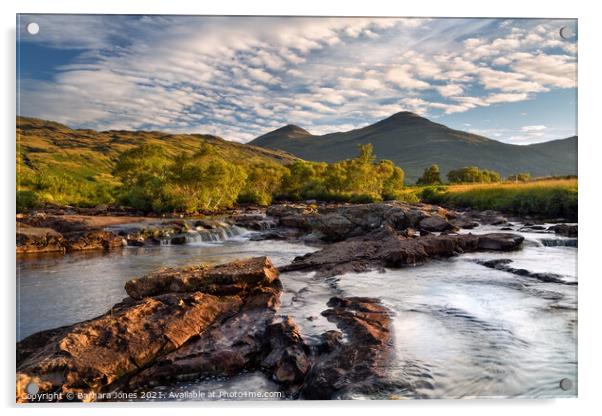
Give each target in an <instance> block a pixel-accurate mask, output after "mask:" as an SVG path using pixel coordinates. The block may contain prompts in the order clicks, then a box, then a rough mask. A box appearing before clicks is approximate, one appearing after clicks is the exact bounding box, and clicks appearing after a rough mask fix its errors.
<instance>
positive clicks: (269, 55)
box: [19, 15, 576, 141]
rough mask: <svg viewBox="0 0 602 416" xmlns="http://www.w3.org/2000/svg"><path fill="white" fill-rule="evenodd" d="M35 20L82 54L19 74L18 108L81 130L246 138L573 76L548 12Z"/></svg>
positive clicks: (476, 101)
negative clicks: (538, 17)
mask: <svg viewBox="0 0 602 416" xmlns="http://www.w3.org/2000/svg"><path fill="white" fill-rule="evenodd" d="M35 17H36V19H37V18H38V15H36V16H35ZM39 17H40V19H39V20H38V21H39V22H40V26H41V31H40V34H39V36H36V37H26V36H21V39H22V40H21V41H22V42H24V43H28V44H31V43H36V44H37V45H40V46H44V47H51V48H53V49H63V50H71V51H75V52H77V54H76V57H75V58H73V59H70V60H69V61H68V62H65V63H61V64H60V65H58V66H56V67H54V68H48V71H49V72H50V73H52V77H51V79H48V78H47V77H42V76H40V78H39V79H36V78H35V74H34V76H33V78H32V79H22V80H21V82H20V85H21V94H20V97H19V99H20V107H21V109H22V112H23V114H26V115H33V116H37V117H42V118H47V119H53V120H57V121H60V122H64V123H67V124H70V125H73V126H74V127H91V128H98V129H110V128H128V129H137V128H145V129H161V130H171V131H189V132H210V133H212V134H219V135H223V136H224V137H226V138H228V139H233V140H239V141H246V140H249V139H251V138H253V137H256V136H257V135H259V134H261V133H265V131H267V130H268V129H269V128H272V127H278V126H280V125H283V124H288V123H293V122H294V123H296V124H300V125H302V126H303V127H305V128H308V129H310V130H312V131H321V132H326V131H328V129H329V128H331V129H333V130H332V131H334V130H336V129H342V128H343V126H361V125H365V124H368V123H371V122H374V121H377V120H378V119H380V118H383V117H387V116H389V115H390V114H392V113H394V112H397V111H401V110H410V111H415V112H417V113H419V114H422V115H425V116H429V117H436V116H439V115H445V114H457V113H463V112H467V111H470V110H472V109H475V108H478V107H488V106H492V105H502V104H505V103H512V102H520V101H524V100H529V99H535V98H536V97H537V96H538V94H540V93H543V92H547V91H550V90H553V89H564V88H575V87H576V76H575V73H576V55H575V53H576V43H570V42H563V41H561V40H559V39H558V36H557V30H552V29H553V25H552V24H551V23H549V21H539V22H535V21H533V22H531V21H524V22H518V23H516V22H514V23H512V24H504V23H503V22H501V21H497V20H486V19H483V20H479V19H477V20H475V19H469V20H462V19H397V18H301V17H300V18H278V17H273V18H272V17H247V18H242V17H195V16H177V17H174V16H69V17H68V18H65V17H64V16H60V15H44V16H39ZM28 19H29V18H28V17H27V16H25V17H23V22H21V24H20V29H19V30H22V26H23V24H26V23H27V21H28ZM542 22H543V23H542ZM517 25H518V26H520V27H516V26H517ZM513 26H514V27H513ZM554 36H556V37H554ZM522 133H525V132H522Z"/></svg>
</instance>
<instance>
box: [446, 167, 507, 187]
mask: <svg viewBox="0 0 602 416" xmlns="http://www.w3.org/2000/svg"><path fill="white" fill-rule="evenodd" d="M447 179H448V180H449V182H450V183H477V182H482V183H490V182H501V180H502V176H501V175H500V174H499V173H497V172H494V171H492V170H481V169H479V168H478V167H477V166H466V167H463V168H460V169H456V170H450V171H449V172H448V173H447Z"/></svg>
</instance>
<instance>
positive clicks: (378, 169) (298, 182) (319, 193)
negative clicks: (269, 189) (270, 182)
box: [280, 144, 404, 202]
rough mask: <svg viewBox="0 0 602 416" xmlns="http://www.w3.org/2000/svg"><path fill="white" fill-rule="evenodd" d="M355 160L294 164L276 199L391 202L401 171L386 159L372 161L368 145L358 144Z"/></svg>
mask: <svg viewBox="0 0 602 416" xmlns="http://www.w3.org/2000/svg"><path fill="white" fill-rule="evenodd" d="M358 150H359V152H358V153H359V154H358V157H356V158H355V159H348V160H342V161H340V162H335V163H330V164H327V163H316V162H306V161H297V162H293V163H292V164H290V165H289V166H287V167H288V172H287V173H286V174H285V175H284V176H283V178H282V187H281V190H280V198H282V199H290V200H304V199H319V200H327V201H350V202H361V201H367V202H374V201H381V200H383V199H394V198H395V195H396V193H398V192H399V191H401V190H402V189H403V181H404V172H403V170H402V169H401V168H399V167H397V166H395V165H394V164H393V162H391V161H390V160H381V161H380V162H378V163H377V162H376V157H375V156H374V151H373V149H372V145H371V144H366V145H359V146H358Z"/></svg>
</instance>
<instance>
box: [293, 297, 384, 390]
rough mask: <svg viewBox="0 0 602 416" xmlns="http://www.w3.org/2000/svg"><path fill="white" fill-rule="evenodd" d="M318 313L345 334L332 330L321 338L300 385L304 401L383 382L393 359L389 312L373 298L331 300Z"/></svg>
mask: <svg viewBox="0 0 602 416" xmlns="http://www.w3.org/2000/svg"><path fill="white" fill-rule="evenodd" d="M328 306H330V309H328V310H326V311H324V312H322V315H324V316H326V317H327V319H328V320H329V321H332V322H335V323H336V324H337V326H338V327H339V328H341V329H342V330H343V332H344V333H345V334H346V335H347V339H346V340H345V341H344V342H343V341H341V339H342V337H341V336H340V335H337V334H336V331H329V332H327V333H326V334H324V335H323V339H324V346H323V348H322V351H323V352H322V354H321V355H320V356H318V357H317V358H316V362H315V364H314V365H313V366H312V367H311V369H310V370H309V372H308V374H307V376H306V378H305V381H304V383H303V389H302V392H301V394H302V397H304V398H306V399H321V400H324V399H332V398H340V397H342V398H344V397H345V394H348V393H351V392H363V393H365V392H369V391H371V390H373V389H377V388H378V386H380V385H382V384H389V383H390V381H388V380H386V378H387V377H386V373H387V368H388V367H389V365H390V360H391V358H392V356H393V351H394V350H393V333H392V322H391V313H390V311H389V310H388V309H387V308H385V307H384V306H382V305H381V304H380V301H379V300H378V299H375V298H364V297H350V298H339V297H334V298H331V299H330V301H329V302H328Z"/></svg>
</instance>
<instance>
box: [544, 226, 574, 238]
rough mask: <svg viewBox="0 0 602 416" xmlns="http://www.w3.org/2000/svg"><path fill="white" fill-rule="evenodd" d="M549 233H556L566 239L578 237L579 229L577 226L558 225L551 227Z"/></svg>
mask: <svg viewBox="0 0 602 416" xmlns="http://www.w3.org/2000/svg"><path fill="white" fill-rule="evenodd" d="M548 231H553V232H554V233H556V234H558V235H562V236H565V237H577V234H578V227H577V224H575V225H569V224H556V225H552V226H551V227H549V228H548Z"/></svg>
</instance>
